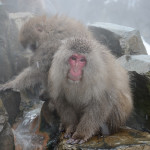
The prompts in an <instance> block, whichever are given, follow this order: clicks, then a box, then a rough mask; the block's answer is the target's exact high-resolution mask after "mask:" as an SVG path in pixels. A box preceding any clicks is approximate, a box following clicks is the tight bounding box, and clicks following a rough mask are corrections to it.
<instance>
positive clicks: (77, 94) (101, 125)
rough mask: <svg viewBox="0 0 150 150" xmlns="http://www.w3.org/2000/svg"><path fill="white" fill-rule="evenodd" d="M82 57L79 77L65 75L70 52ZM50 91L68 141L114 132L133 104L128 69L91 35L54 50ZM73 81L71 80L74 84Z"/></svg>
mask: <svg viewBox="0 0 150 150" xmlns="http://www.w3.org/2000/svg"><path fill="white" fill-rule="evenodd" d="M74 53H78V54H82V55H84V56H85V58H86V59H87V64H86V66H85V68H84V70H83V76H82V80H80V81H79V82H76V81H72V82H70V81H69V80H68V78H67V74H68V71H69V69H70V66H69V64H68V59H69V57H70V56H72V54H74ZM48 81H49V92H50V93H51V94H50V95H51V98H52V99H53V102H54V104H55V107H56V109H57V112H58V114H59V115H60V118H61V122H62V124H63V125H64V127H65V129H66V134H65V137H67V138H70V137H71V138H70V139H69V140H68V143H71V144H75V143H82V142H84V141H86V140H88V139H89V138H91V137H92V136H93V135H95V134H96V133H97V132H98V131H99V130H101V132H102V134H108V133H113V132H116V131H117V130H118V128H119V127H120V126H122V125H124V124H125V122H126V120H127V118H128V116H129V114H130V112H131V111H132V107H133V103H132V98H131V92H130V87H129V79H128V74H127V72H126V71H125V70H124V69H123V68H122V67H121V66H120V65H119V64H118V62H117V60H116V59H115V58H114V56H113V55H112V54H111V53H110V52H109V50H108V49H107V48H106V47H105V46H104V45H102V44H99V43H97V42H96V41H95V40H94V39H93V38H92V37H89V38H86V37H82V38H80V37H79V38H78V37H74V38H70V39H68V40H65V41H64V43H63V45H62V46H61V47H60V48H59V50H58V51H57V52H56V53H55V55H54V59H53V61H52V66H51V68H50V71H49V76H48ZM73 82H74V83H73Z"/></svg>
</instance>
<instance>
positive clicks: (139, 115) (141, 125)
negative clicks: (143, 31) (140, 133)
mask: <svg viewBox="0 0 150 150" xmlns="http://www.w3.org/2000/svg"><path fill="white" fill-rule="evenodd" d="M118 61H119V62H120V64H121V65H122V66H123V67H124V68H125V69H126V70H128V71H129V75H130V79H131V89H132V93H133V99H134V112H133V114H132V115H131V117H130V119H129V121H128V123H127V125H128V126H130V127H132V128H135V129H138V130H144V131H149V132H150V56H149V55H133V56H131V55H129V56H122V57H120V58H119V59H118Z"/></svg>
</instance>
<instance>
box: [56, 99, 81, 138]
mask: <svg viewBox="0 0 150 150" xmlns="http://www.w3.org/2000/svg"><path fill="white" fill-rule="evenodd" d="M55 106H56V109H57V112H58V114H59V116H60V118H61V123H62V125H63V126H64V128H65V130H66V132H65V135H64V137H65V138H69V137H71V134H72V133H73V132H74V131H75V128H76V125H77V123H78V120H77V115H76V113H75V111H74V109H73V108H72V107H71V106H70V105H69V104H68V103H67V102H66V100H65V99H64V98H62V97H60V98H58V99H57V101H56V103H55Z"/></svg>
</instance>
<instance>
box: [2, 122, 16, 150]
mask: <svg viewBox="0 0 150 150" xmlns="http://www.w3.org/2000/svg"><path fill="white" fill-rule="evenodd" d="M0 150H15V147H14V136H13V132H12V130H11V127H10V125H9V124H8V123H7V124H6V125H5V126H4V129H3V131H2V132H0Z"/></svg>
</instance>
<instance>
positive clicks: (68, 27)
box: [0, 15, 90, 90]
mask: <svg viewBox="0 0 150 150" xmlns="http://www.w3.org/2000/svg"><path fill="white" fill-rule="evenodd" d="M79 33H80V35H81V36H82V35H83V36H87V37H88V36H90V33H89V32H87V29H86V28H85V27H84V26H83V25H82V24H81V23H80V22H78V21H76V20H74V19H70V18H68V17H65V16H58V15H55V16H52V17H50V18H47V17H43V16H42V17H35V18H31V19H30V20H29V21H28V22H27V23H25V24H24V25H23V27H22V29H21V31H20V42H21V44H22V45H23V46H24V47H25V48H27V47H30V48H31V49H32V50H33V56H32V57H31V58H30V66H29V67H28V68H26V69H25V70H24V71H23V72H21V73H20V74H19V75H18V76H16V78H15V79H14V80H12V81H9V82H7V83H6V84H4V85H1V86H0V90H6V89H10V88H11V89H14V90H23V89H25V88H30V87H33V86H35V84H38V83H42V84H43V86H44V87H45V88H46V87H47V76H48V70H49V68H50V66H51V61H52V58H53V54H54V53H55V52H56V51H57V50H58V48H59V46H60V45H61V40H64V39H65V38H69V37H72V36H76V35H78V34H79Z"/></svg>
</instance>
